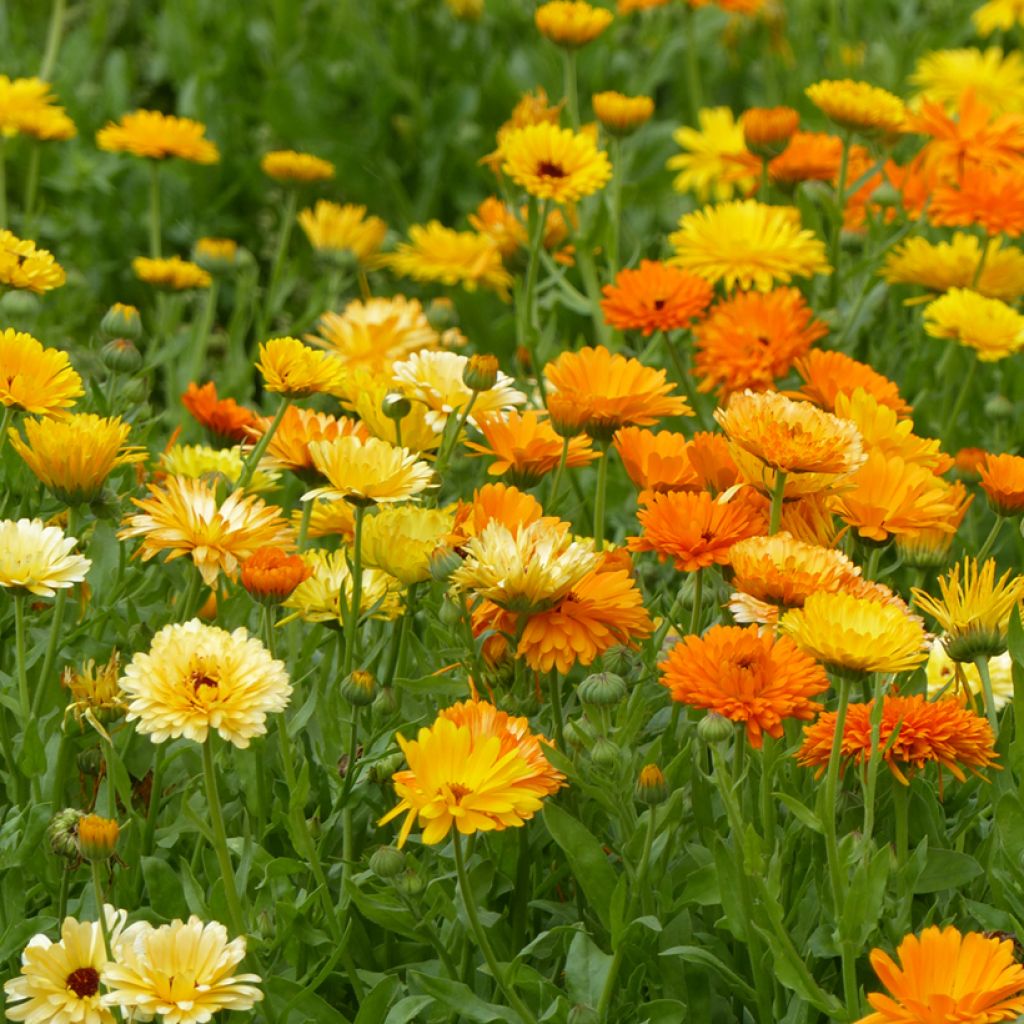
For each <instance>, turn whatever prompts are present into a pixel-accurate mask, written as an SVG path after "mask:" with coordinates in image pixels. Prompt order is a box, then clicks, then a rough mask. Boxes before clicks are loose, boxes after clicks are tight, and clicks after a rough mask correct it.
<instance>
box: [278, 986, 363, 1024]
mask: <svg viewBox="0 0 1024 1024" xmlns="http://www.w3.org/2000/svg"><path fill="white" fill-rule="evenodd" d="M263 988H264V991H265V992H266V994H267V998H268V999H273V1000H274V1004H275V1010H277V1012H276V1013H275V1015H274V1019H275V1020H276V1021H277V1024H291V1022H292V1021H294V1024H306V1021H310V1020H315V1021H316V1022H317V1024H351V1021H349V1019H348V1017H346V1016H345V1015H344V1014H343V1013H342V1012H341V1011H340V1010H336V1009H335V1008H334V1007H333V1006H331V1004H330V1003H328V1002H325V1001H324V1000H323V999H321V998H320V997H319V996H318V995H317V994H316V993H315V992H310V991H309V990H308V989H306V988H303V987H302V985H300V984H298V982H295V981H291V980H290V979H289V978H284V977H282V976H281V975H280V974H273V975H271V976H270V977H269V978H266V979H264V982H263ZM281 1006H284V1011H283V1012H282V1011H281V1010H280V1009H278V1008H279V1007H281Z"/></svg>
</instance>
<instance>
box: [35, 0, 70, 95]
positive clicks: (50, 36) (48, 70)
mask: <svg viewBox="0 0 1024 1024" xmlns="http://www.w3.org/2000/svg"><path fill="white" fill-rule="evenodd" d="M64 4H65V0H53V7H52V8H50V26H49V28H48V29H47V30H46V49H45V50H44V51H43V62H42V64H40V65H39V77H40V78H41V79H42V80H43V81H44V82H48V81H49V80H50V75H52V74H53V68H54V65H55V64H56V63H57V51H58V50H59V49H60V38H61V34H62V32H63V30H64Z"/></svg>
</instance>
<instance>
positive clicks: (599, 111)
mask: <svg viewBox="0 0 1024 1024" xmlns="http://www.w3.org/2000/svg"><path fill="white" fill-rule="evenodd" d="M591 104H592V105H593V107H594V116H595V117H596V118H597V119H598V121H600V122H601V124H603V125H604V127H605V130H606V131H609V132H611V134H612V135H629V134H631V133H632V132H635V131H636V130H637V128H639V127H640V126H641V125H642V124H645V123H646V122H647V121H649V120H650V119H651V116H652V115H653V114H654V100H652V99H651V97H650V96H623V94H622V93H621V92H596V93H594V95H593V96H592V97H591Z"/></svg>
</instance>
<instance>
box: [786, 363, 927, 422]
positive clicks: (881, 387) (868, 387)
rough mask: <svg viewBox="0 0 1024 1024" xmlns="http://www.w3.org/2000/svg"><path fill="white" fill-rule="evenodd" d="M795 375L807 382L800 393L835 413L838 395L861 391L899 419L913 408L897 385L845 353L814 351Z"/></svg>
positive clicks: (797, 369)
mask: <svg viewBox="0 0 1024 1024" xmlns="http://www.w3.org/2000/svg"><path fill="white" fill-rule="evenodd" d="M796 372H797V373H798V374H800V376H801V377H802V378H803V380H804V386H803V387H802V388H801V389H800V393H801V394H802V395H803V396H804V397H805V398H808V399H810V401H812V402H814V404H815V405H820V406H821V407H822V408H823V409H827V410H828V411H829V412H834V411H835V407H836V398H837V397H838V396H839V395H851V394H853V392H854V391H856V390H857V389H858V388H862V389H863V390H864V391H866V392H867V393H868V394H869V395H872V396H873V397H874V398H875V401H877V402H878V403H879V405H884V406H888V408H890V409H892V410H894V411H895V412H896V413H898V414H899V415H900V416H908V415H909V414H910V413H911V412H913V406H912V405H910V404H909V403H908V402H906V401H904V400H903V398H902V397H901V396H900V391H899V388H898V387H897V386H896V384H895V383H894V382H893V381H891V380H889V378H888V377H884V376H883V375H882V374H880V373H878V372H877V371H875V370H873V369H872V368H871V367H870V366H868V365H867V363H859V362H857V360H856V359H851V358H850V357H849V356H847V355H844V354H843V353H842V352H826V351H824V350H823V349H812V350H811V351H810V352H808V353H807V355H806V356H804V357H803V359H799V360H797V362H796Z"/></svg>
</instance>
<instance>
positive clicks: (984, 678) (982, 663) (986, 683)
mask: <svg viewBox="0 0 1024 1024" xmlns="http://www.w3.org/2000/svg"><path fill="white" fill-rule="evenodd" d="M974 664H975V665H977V666H978V675H979V676H981V688H982V690H984V692H985V714H986V715H987V716H988V724H989V725H990V726H991V727H992V736H993V739H994V740H997V739H999V715H998V713H997V712H996V701H995V695H994V694H993V693H992V676H991V674H990V673H989V670H988V657H987V656H986V655H984V654H982V655H979V656H978V657H977V658H975V659H974Z"/></svg>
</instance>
